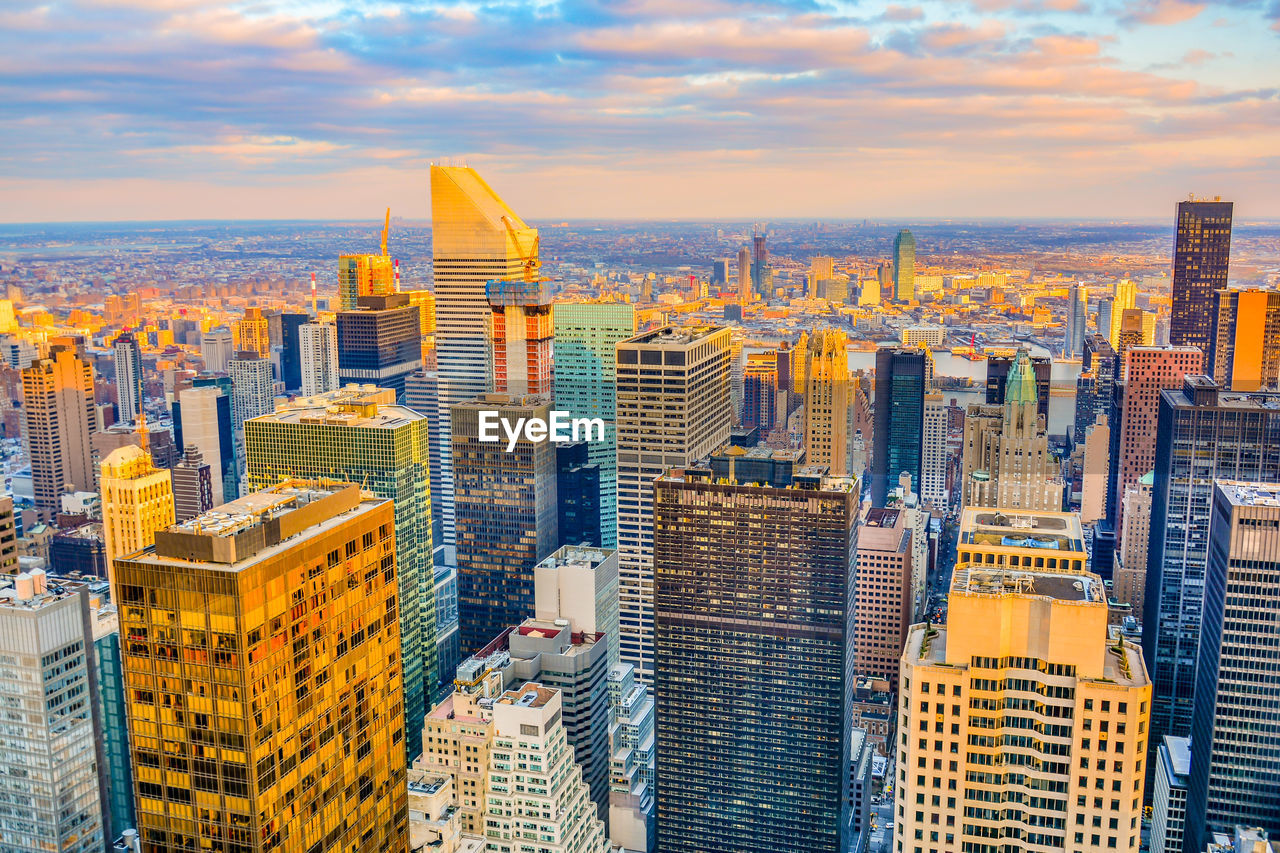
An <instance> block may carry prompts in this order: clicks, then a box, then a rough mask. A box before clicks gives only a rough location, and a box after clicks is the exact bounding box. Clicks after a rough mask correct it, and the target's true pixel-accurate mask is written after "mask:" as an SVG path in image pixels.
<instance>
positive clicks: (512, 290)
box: [485, 279, 554, 397]
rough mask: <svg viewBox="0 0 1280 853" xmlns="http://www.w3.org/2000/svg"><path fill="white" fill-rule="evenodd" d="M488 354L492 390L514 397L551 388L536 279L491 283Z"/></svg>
mask: <svg viewBox="0 0 1280 853" xmlns="http://www.w3.org/2000/svg"><path fill="white" fill-rule="evenodd" d="M485 298H486V299H487V300H488V301H489V310H490V313H489V329H488V335H487V337H488V340H489V353H490V359H489V363H490V373H491V375H492V377H493V390H494V391H496V392H497V393H499V394H512V395H515V396H517V397H522V396H525V395H526V394H540V395H541V394H550V393H551V390H552V386H551V383H552V368H553V367H554V362H553V359H552V354H551V341H552V336H553V334H554V331H553V328H552V325H551V303H550V302H548V301H547V297H546V292H545V291H544V290H543V287H542V283H541V282H540V281H538V280H536V279H533V280H522V281H501V280H499V281H491V282H489V283H488V284H486V285H485Z"/></svg>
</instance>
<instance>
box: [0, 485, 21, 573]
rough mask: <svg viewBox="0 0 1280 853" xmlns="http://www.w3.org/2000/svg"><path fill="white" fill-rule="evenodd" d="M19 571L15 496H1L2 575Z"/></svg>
mask: <svg viewBox="0 0 1280 853" xmlns="http://www.w3.org/2000/svg"><path fill="white" fill-rule="evenodd" d="M17 573H18V529H17V523H16V519H15V518H14V515H13V496H12V495H3V496H0V575H16V574H17Z"/></svg>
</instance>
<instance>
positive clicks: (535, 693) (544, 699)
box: [497, 681, 557, 708]
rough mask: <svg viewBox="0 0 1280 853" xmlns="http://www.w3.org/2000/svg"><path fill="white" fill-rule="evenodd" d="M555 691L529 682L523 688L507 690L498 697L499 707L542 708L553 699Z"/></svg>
mask: <svg viewBox="0 0 1280 853" xmlns="http://www.w3.org/2000/svg"><path fill="white" fill-rule="evenodd" d="M556 692H557V691H555V690H553V689H551V688H550V687H543V686H542V685H541V684H535V683H534V682H532V681H530V682H528V683H527V684H525V685H524V686H523V687H517V688H516V689H514V690H508V691H507V692H506V693H503V694H502V695H501V696H499V697H498V703H497V704H499V705H518V706H520V707H521V708H542V707H544V706H545V705H546V704H547V703H548V702H550V701H551V700H552V699H554V698H555V695H556Z"/></svg>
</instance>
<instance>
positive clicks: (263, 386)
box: [231, 351, 275, 433]
mask: <svg viewBox="0 0 1280 853" xmlns="http://www.w3.org/2000/svg"><path fill="white" fill-rule="evenodd" d="M274 408H275V393H274V390H273V385H272V381H271V362H270V361H269V360H267V359H265V358H257V357H254V356H253V355H252V354H251V353H249V352H247V351H241V352H239V353H236V358H234V359H233V360H232V361H231V418H232V421H233V422H234V423H235V427H236V432H237V433H240V432H241V431H243V430H244V422H245V421H247V420H248V419H249V418H256V417H258V416H259V415H265V414H269V413H270V412H271V410H272V409H274Z"/></svg>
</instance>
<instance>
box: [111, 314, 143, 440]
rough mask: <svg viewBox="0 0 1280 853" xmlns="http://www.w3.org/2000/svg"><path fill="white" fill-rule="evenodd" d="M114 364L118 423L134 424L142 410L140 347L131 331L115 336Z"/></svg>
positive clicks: (113, 345)
mask: <svg viewBox="0 0 1280 853" xmlns="http://www.w3.org/2000/svg"><path fill="white" fill-rule="evenodd" d="M111 349H112V352H113V354H114V356H115V365H116V399H117V402H118V406H117V408H118V409H119V415H120V416H119V418H118V421H117V422H118V423H122V424H134V423H137V422H138V414H139V413H140V412H141V411H142V402H143V397H142V349H141V347H139V346H138V339H137V337H136V336H135V335H134V334H133V333H132V332H125V333H124V334H122V335H120V336H119V337H118V338H116V341H115V343H114V344H112V346H111Z"/></svg>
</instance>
